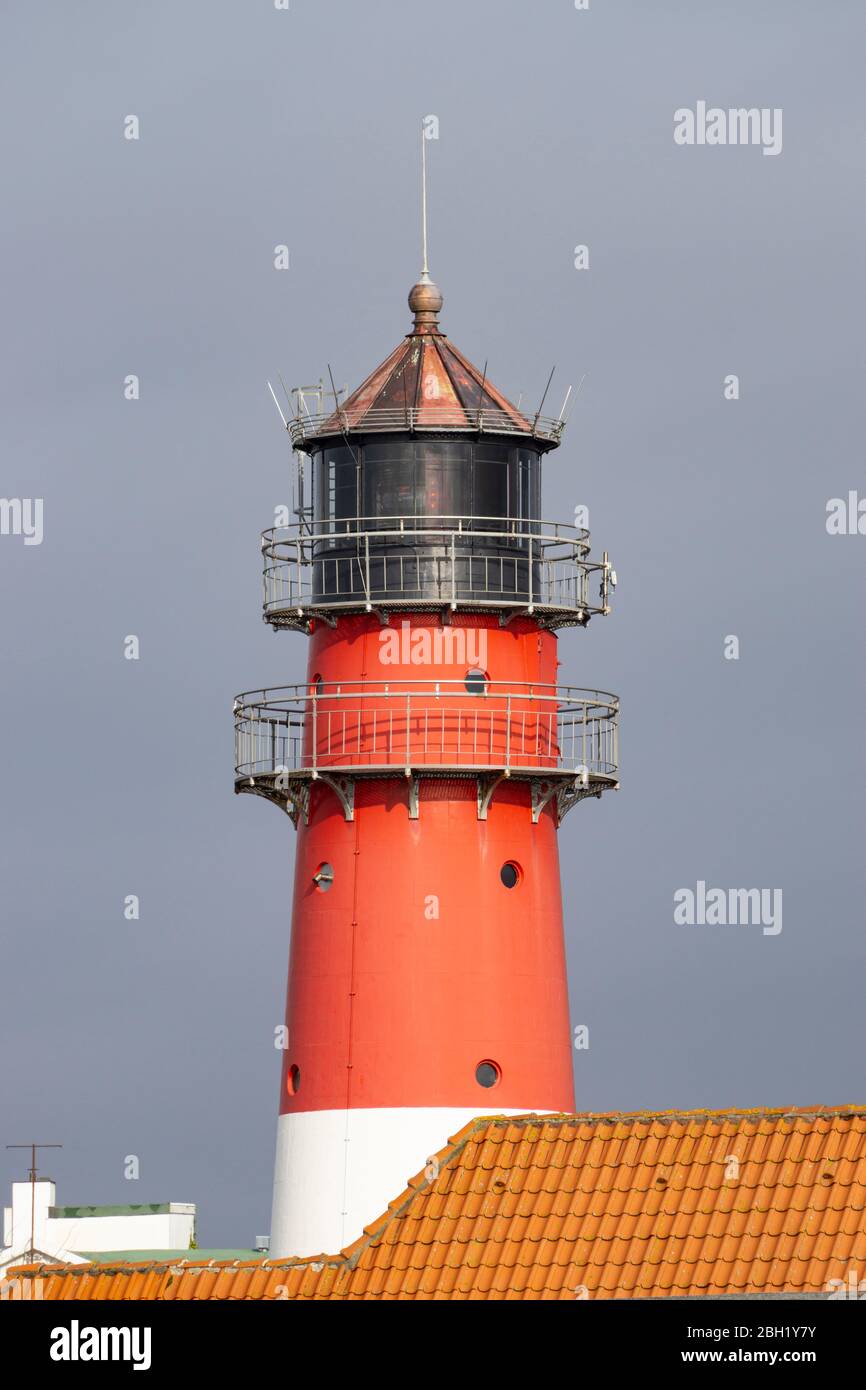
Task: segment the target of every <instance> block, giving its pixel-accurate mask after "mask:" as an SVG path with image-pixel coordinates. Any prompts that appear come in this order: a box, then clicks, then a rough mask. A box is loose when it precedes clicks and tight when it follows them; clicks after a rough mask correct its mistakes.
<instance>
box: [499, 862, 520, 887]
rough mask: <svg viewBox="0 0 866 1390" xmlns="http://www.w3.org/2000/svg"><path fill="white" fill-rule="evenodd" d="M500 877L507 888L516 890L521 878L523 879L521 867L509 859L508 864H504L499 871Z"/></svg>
mask: <svg viewBox="0 0 866 1390" xmlns="http://www.w3.org/2000/svg"><path fill="white" fill-rule="evenodd" d="M499 877H500V879H501V880H502V882H503V883H504V884H505V887H506V888H516V887H517V885H518V883H519V882H520V880H521V878H522V877H523V875H522V873H521V870H520V865H519V864H515V862H514V860H513V859H509V860H508V862H507V863H506V864H503V865H502V868H501V869H500V870H499Z"/></svg>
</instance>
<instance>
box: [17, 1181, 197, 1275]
mask: <svg viewBox="0 0 866 1390" xmlns="http://www.w3.org/2000/svg"><path fill="white" fill-rule="evenodd" d="M55 1199H56V1190H55V1186H54V1183H53V1182H50V1181H48V1180H47V1179H45V1180H39V1181H37V1182H36V1184H35V1188H34V1186H33V1185H31V1184H30V1183H29V1182H16V1183H13V1184H12V1205H11V1207H6V1208H5V1209H4V1213H3V1247H4V1248H3V1249H2V1250H0V1265H4V1264H9V1263H10V1261H12V1260H13V1258H14V1259H18V1258H20V1256H22V1255H26V1254H27V1253H28V1252H29V1250H30V1244H31V1229H32V1243H33V1246H34V1248H35V1249H36V1250H38V1251H40V1252H41V1254H42V1255H43V1256H50V1257H52V1258H54V1259H56V1260H58V1261H60V1260H67V1259H70V1258H72V1257H73V1256H74V1255H77V1254H79V1253H80V1252H81V1251H82V1250H86V1251H94V1252H96V1251H100V1250H119V1251H123V1250H188V1249H189V1244H190V1241H191V1240H192V1237H193V1234H194V1232H195V1204H194V1203H192V1202H170V1203H167V1207H168V1210H167V1211H160V1212H152V1211H143V1212H117V1213H110V1214H109V1213H106V1214H105V1215H101V1214H98V1213H97V1212H94V1213H88V1214H85V1215H82V1216H51V1215H50V1214H49V1213H50V1211H51V1210H52V1208H54V1207H55V1206H56V1200H55Z"/></svg>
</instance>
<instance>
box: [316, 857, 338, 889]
mask: <svg viewBox="0 0 866 1390" xmlns="http://www.w3.org/2000/svg"><path fill="white" fill-rule="evenodd" d="M313 882H314V883H315V885H316V887H317V889H318V890H319V892H320V893H327V891H328V889H329V888H330V887H331V884H332V883H333V882H334V867H333V865H332V864H320V865H319V867H318V869H317V870H316V872H315V873H314V874H313Z"/></svg>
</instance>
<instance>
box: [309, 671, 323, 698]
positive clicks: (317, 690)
mask: <svg viewBox="0 0 866 1390" xmlns="http://www.w3.org/2000/svg"><path fill="white" fill-rule="evenodd" d="M324 685H325V682H324V681H323V680H322V677H321V676H318V675H316V676H313V679H312V680H311V682H310V694H311V695H321V693H322V690H323V688H324Z"/></svg>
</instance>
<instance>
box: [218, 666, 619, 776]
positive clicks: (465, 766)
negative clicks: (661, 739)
mask: <svg viewBox="0 0 866 1390" xmlns="http://www.w3.org/2000/svg"><path fill="white" fill-rule="evenodd" d="M234 715H235V780H236V783H238V782H250V781H253V780H255V779H257V778H267V779H272V778H276V777H278V776H280V775H283V776H286V775H294V776H304V777H312V778H315V777H316V776H318V775H324V774H326V773H346V774H350V775H363V774H367V775H376V774H378V775H394V774H395V771H396V773H397V774H398V775H400V774H401V773H403V772H405V771H408V770H410V769H411V770H419V771H420V770H422V769H428V770H430V771H436V772H444V771H457V772H461V771H462V772H485V771H493V770H502V771H503V772H505V773H506V774H508V775H509V776H518V777H519V776H530V775H531V776H533V777H535V776H545V775H546V776H548V777H549V776H551V775H555V774H563V775H568V776H571V777H573V776H575V775H578V774H582V775H584V776H585V777H586V778H587V780H588V781H589V782H593V783H595V782H601V783H605V784H608V785H610V784H612V783H614V782H615V781H616V774H617V767H618V762H619V757H618V719H619V701H618V699H617V697H616V696H615V695H610V694H608V693H607V692H605V691H599V690H580V689H576V688H573V687H570V686H559V687H555V686H549V685H529V684H519V683H514V684H512V683H508V682H494V681H487V682H484V683H483V685H481V686H480V687H479V688H478V693H471V692H469V691H467V689H466V686H465V685H464V683H463V682H462V681H398V682H388V683H384V682H375V681H372V682H370V681H351V682H348V681H347V682H342V683H340V684H334V685H331V684H324V685H320V686H319V687H318V688H315V689H310V688H308V687H306V686H300V685H294V686H280V687H278V688H274V689H265V690H256V691H248V692H246V693H244V694H242V695H239V696H238V697H237V699H236V700H235V705H234Z"/></svg>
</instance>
